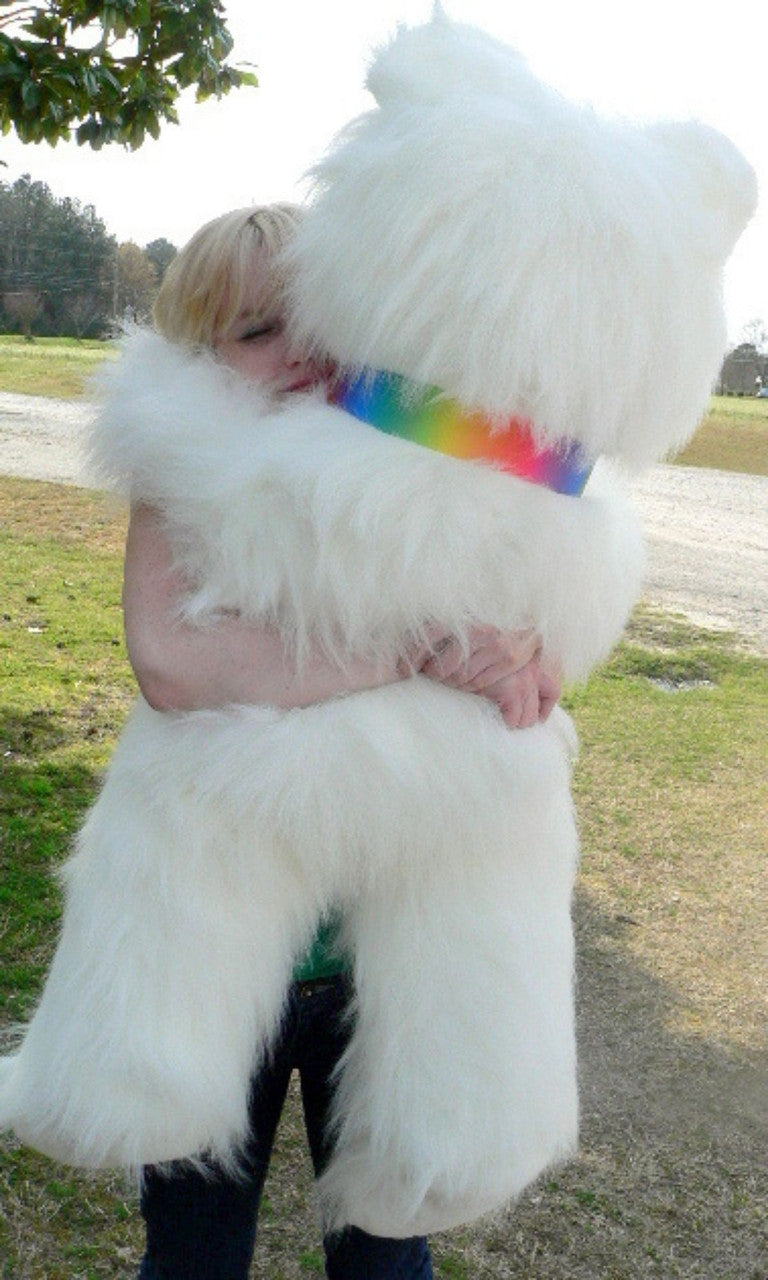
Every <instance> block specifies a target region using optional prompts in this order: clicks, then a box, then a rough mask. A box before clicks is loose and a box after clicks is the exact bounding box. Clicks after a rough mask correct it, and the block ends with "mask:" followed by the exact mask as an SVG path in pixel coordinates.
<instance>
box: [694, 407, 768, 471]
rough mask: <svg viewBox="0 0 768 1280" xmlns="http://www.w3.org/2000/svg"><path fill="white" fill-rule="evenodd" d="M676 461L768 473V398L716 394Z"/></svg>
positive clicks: (727, 469)
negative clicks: (759, 398)
mask: <svg viewBox="0 0 768 1280" xmlns="http://www.w3.org/2000/svg"><path fill="white" fill-rule="evenodd" d="M674 461H675V462H677V463H680V464H682V465H684V466H688V467H715V468H717V469H718V470H721V471H743V472H746V473H747V474H750V475H756V476H768V400H758V399H756V398H752V399H749V398H746V397H743V396H713V397H712V401H711V404H710V410H709V413H708V414H707V416H706V417H705V419H704V421H703V422H702V424H701V426H700V427H699V429H698V431H697V432H696V434H695V435H694V436H693V438H692V439H691V440H690V441H689V443H688V444H687V445H686V446H685V448H684V449H683V450H682V451H681V452H680V453H679V454H678V455H677V457H676V458H675V459H674Z"/></svg>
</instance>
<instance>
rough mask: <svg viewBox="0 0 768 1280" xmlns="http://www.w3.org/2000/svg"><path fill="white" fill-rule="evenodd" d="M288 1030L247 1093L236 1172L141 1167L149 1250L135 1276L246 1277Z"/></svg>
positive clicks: (287, 1070)
mask: <svg viewBox="0 0 768 1280" xmlns="http://www.w3.org/2000/svg"><path fill="white" fill-rule="evenodd" d="M292 1040H293V1027H292V1025H291V1020H290V1018H288V1017H287V1019H286V1024H285V1027H284V1031H283V1035H282V1037H281V1038H280V1040H279V1042H278V1044H277V1045H276V1047H275V1050H274V1052H273V1053H272V1054H271V1055H270V1059H269V1061H268V1063H267V1064H266V1066H265V1067H264V1068H262V1070H261V1071H260V1072H259V1073H258V1075H257V1076H256V1078H255V1080H254V1082H253V1086H252V1094H251V1105H250V1110H251V1117H252V1132H253V1135H254V1136H253V1138H252V1139H251V1141H250V1142H249V1144H248V1146H247V1147H246V1149H245V1151H244V1171H243V1176H241V1177H237V1178H234V1177H231V1176H227V1175H226V1174H224V1173H222V1172H221V1171H220V1170H216V1169H215V1168H213V1169H211V1170H210V1171H206V1172H205V1173H202V1172H198V1171H197V1170H195V1169H193V1168H190V1166H188V1165H186V1166H185V1165H183V1164H179V1165H177V1166H175V1167H173V1170H172V1172H171V1174H170V1175H169V1176H163V1175H162V1174H160V1173H159V1172H158V1171H157V1170H156V1169H154V1168H152V1167H149V1168H147V1169H145V1170H144V1178H143V1184H142V1193H141V1212H142V1214H143V1216H144V1220H145V1222H146V1226H147V1252H146V1256H145V1258H144V1261H143V1263H142V1268H141V1272H140V1280H247V1277H248V1271H249V1268H250V1265H251V1258H252V1256H253V1248H254V1244H255V1240H256V1223H257V1218H258V1210H259V1201H260V1199H261V1192H262V1189H263V1186H264V1180H265V1178H266V1175H267V1167H268V1164H269V1157H270V1154H271V1151H272V1144H273V1141H274V1136H275V1130H276V1128H277V1123H278V1120H279V1119H280V1113H281V1111H282V1109H283V1103H284V1101H285V1095H286V1092H287V1089H288V1082H289V1079H290V1075H291V1056H292Z"/></svg>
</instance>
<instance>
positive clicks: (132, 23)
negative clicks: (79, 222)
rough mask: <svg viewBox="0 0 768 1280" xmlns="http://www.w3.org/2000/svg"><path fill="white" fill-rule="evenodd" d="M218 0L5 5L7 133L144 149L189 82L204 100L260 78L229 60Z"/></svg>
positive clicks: (2, 88)
mask: <svg viewBox="0 0 768 1280" xmlns="http://www.w3.org/2000/svg"><path fill="white" fill-rule="evenodd" d="M231 49H232V37H231V35H230V34H229V31H228V29H227V27H226V24H225V21H224V6H223V5H222V4H221V3H220V0H111V2H110V3H98V2H97V0H41V2H40V3H35V2H34V0H33V2H32V3H27V2H26V0H0V130H1V131H2V132H3V133H4V134H5V133H8V132H9V131H10V129H11V128H15V130H16V132H17V133H18V135H19V137H20V138H21V140H22V142H50V143H53V144H55V143H56V142H58V141H59V139H61V138H69V137H70V136H71V131H72V129H73V128H75V137H76V138H77V141H78V143H80V144H83V143H87V144H89V145H90V146H92V147H96V148H98V147H101V146H102V145H103V144H104V143H108V142H121V143H124V144H125V145H126V146H129V147H131V148H135V147H139V146H141V144H142V142H143V141H144V138H145V136H146V134H147V133H149V134H151V136H152V137H154V138H156V137H157V136H158V134H159V132H160V126H161V123H162V122H164V121H166V120H169V121H171V122H173V123H176V122H177V120H178V117H177V114H176V111H175V107H174V104H175V102H176V100H177V98H178V96H179V94H180V92H181V91H182V89H185V88H187V87H188V86H192V85H194V86H196V97H197V100H198V101H201V100H203V99H204V98H209V97H211V96H212V95H215V96H216V97H221V96H222V94H226V93H229V91H230V89H233V88H236V87H238V86H239V85H242V84H250V85H254V84H256V83H257V80H256V77H255V76H254V75H253V74H252V73H251V72H248V71H245V70H243V69H242V68H237V67H233V66H229V65H228V64H227V62H226V61H225V59H226V58H227V56H228V54H229V53H230V52H231Z"/></svg>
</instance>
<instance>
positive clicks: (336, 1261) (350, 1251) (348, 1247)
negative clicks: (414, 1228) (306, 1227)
mask: <svg viewBox="0 0 768 1280" xmlns="http://www.w3.org/2000/svg"><path fill="white" fill-rule="evenodd" d="M323 1243H324V1245H325V1271H326V1275H327V1276H328V1280H432V1275H433V1273H432V1259H431V1257H430V1253H429V1245H428V1244H427V1241H426V1240H425V1239H424V1237H423V1236H414V1237H412V1238H411V1239H410V1240H387V1239H384V1238H383V1237H381V1236H369V1235H367V1233H366V1232H365V1231H360V1230H359V1229H358V1228H357V1227H349V1228H348V1229H347V1230H346V1231H342V1232H340V1233H339V1234H338V1235H334V1236H327V1237H326V1238H325V1240H324V1241H323Z"/></svg>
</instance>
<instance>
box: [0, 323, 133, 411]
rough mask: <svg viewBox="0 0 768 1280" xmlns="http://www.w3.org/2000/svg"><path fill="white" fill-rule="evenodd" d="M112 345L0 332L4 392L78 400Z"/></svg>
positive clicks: (0, 376) (0, 383)
mask: <svg viewBox="0 0 768 1280" xmlns="http://www.w3.org/2000/svg"><path fill="white" fill-rule="evenodd" d="M111 352H112V346H111V344H110V343H107V342H99V341H97V340H96V339H91V338H84V339H82V340H80V341H78V340H77V339H76V338H35V339H34V341H33V342H27V341H26V340H25V339H24V338H23V337H19V336H18V335H16V334H0V391H13V392H17V393H20V394H22V395H33V396H58V397H60V398H62V399H66V400H74V399H76V398H77V397H78V396H81V395H82V394H83V392H84V390H85V387H86V384H87V381H88V378H89V377H90V375H91V373H93V371H94V369H96V368H97V366H98V365H99V364H101V362H102V360H104V359H105V358H108V357H109V356H110V354H111Z"/></svg>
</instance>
